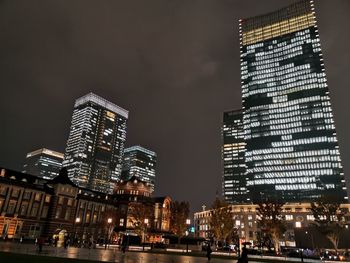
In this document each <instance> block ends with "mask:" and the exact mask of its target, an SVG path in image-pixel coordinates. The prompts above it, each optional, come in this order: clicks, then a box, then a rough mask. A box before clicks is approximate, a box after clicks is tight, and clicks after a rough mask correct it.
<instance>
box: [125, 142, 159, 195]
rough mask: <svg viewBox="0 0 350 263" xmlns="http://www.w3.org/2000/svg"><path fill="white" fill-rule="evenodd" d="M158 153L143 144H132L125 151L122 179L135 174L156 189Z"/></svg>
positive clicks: (127, 178)
mask: <svg viewBox="0 0 350 263" xmlns="http://www.w3.org/2000/svg"><path fill="white" fill-rule="evenodd" d="M156 161H157V154H156V153H155V152H153V151H150V150H147V149H146V148H143V147H141V146H132V147H129V148H126V149H125V151H124V162H123V169H122V170H123V171H122V179H123V180H129V179H130V178H131V177H133V176H135V177H137V178H139V179H140V180H141V181H143V182H146V183H148V184H149V185H150V187H151V191H152V192H153V191H154V184H155V178H156Z"/></svg>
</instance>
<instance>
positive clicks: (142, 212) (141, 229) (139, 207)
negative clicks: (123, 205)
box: [128, 203, 154, 241]
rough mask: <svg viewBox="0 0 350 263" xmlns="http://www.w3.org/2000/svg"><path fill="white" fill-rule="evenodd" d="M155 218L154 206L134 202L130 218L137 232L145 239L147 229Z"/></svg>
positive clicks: (129, 213) (130, 208) (129, 214)
mask: <svg viewBox="0 0 350 263" xmlns="http://www.w3.org/2000/svg"><path fill="white" fill-rule="evenodd" d="M153 219H154V213H153V207H152V206H150V205H147V204H142V203H133V204H131V205H130V207H129V211H128V220H129V222H131V224H132V226H133V228H134V230H135V232H136V233H137V234H138V235H140V236H141V237H142V241H144V235H145V231H146V230H147V228H149V226H151V224H152V222H153Z"/></svg>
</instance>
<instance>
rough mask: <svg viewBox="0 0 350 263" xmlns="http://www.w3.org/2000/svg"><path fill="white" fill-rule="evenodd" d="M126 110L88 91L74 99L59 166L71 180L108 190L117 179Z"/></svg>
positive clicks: (119, 173) (85, 186) (120, 165)
mask: <svg viewBox="0 0 350 263" xmlns="http://www.w3.org/2000/svg"><path fill="white" fill-rule="evenodd" d="M127 119H128V111H126V110H124V109H122V108H120V107H119V106H117V105H115V104H113V103H111V102H109V101H107V100H105V99H103V98H101V97H99V96H97V95H95V94H93V93H89V94H87V95H85V96H83V97H81V98H79V99H77V100H76V101H75V105H74V111H73V117H72V123H71V128H70V133H69V138H68V141H67V147H66V151H65V156H64V161H63V166H64V167H66V168H67V169H68V174H69V177H70V178H71V179H72V181H73V182H74V183H76V184H77V185H79V186H80V187H83V188H88V189H90V190H93V191H99V192H105V193H111V192H112V190H113V187H114V184H115V183H116V182H118V181H119V180H120V175H121V169H122V161H123V153H124V144H125V140H126V122H127Z"/></svg>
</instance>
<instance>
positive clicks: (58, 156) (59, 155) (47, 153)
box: [26, 148, 64, 160]
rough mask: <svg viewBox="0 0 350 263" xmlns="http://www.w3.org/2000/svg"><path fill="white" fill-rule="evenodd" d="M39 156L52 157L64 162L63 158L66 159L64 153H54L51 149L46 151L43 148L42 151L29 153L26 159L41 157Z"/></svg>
mask: <svg viewBox="0 0 350 263" xmlns="http://www.w3.org/2000/svg"><path fill="white" fill-rule="evenodd" d="M39 154H46V155H50V156H53V157H57V158H60V159H62V160H63V157H64V154H63V153H60V152H56V151H52V150H49V149H46V148H41V149H38V150H35V151H32V152H30V153H27V156H26V158H29V157H32V156H35V155H39Z"/></svg>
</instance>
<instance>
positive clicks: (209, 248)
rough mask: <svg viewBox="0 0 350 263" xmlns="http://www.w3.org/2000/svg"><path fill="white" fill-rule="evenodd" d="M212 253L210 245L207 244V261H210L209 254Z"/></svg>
mask: <svg viewBox="0 0 350 263" xmlns="http://www.w3.org/2000/svg"><path fill="white" fill-rule="evenodd" d="M212 252H213V251H212V250H211V247H210V243H209V244H208V247H207V258H208V261H210V259H211V253H212Z"/></svg>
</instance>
